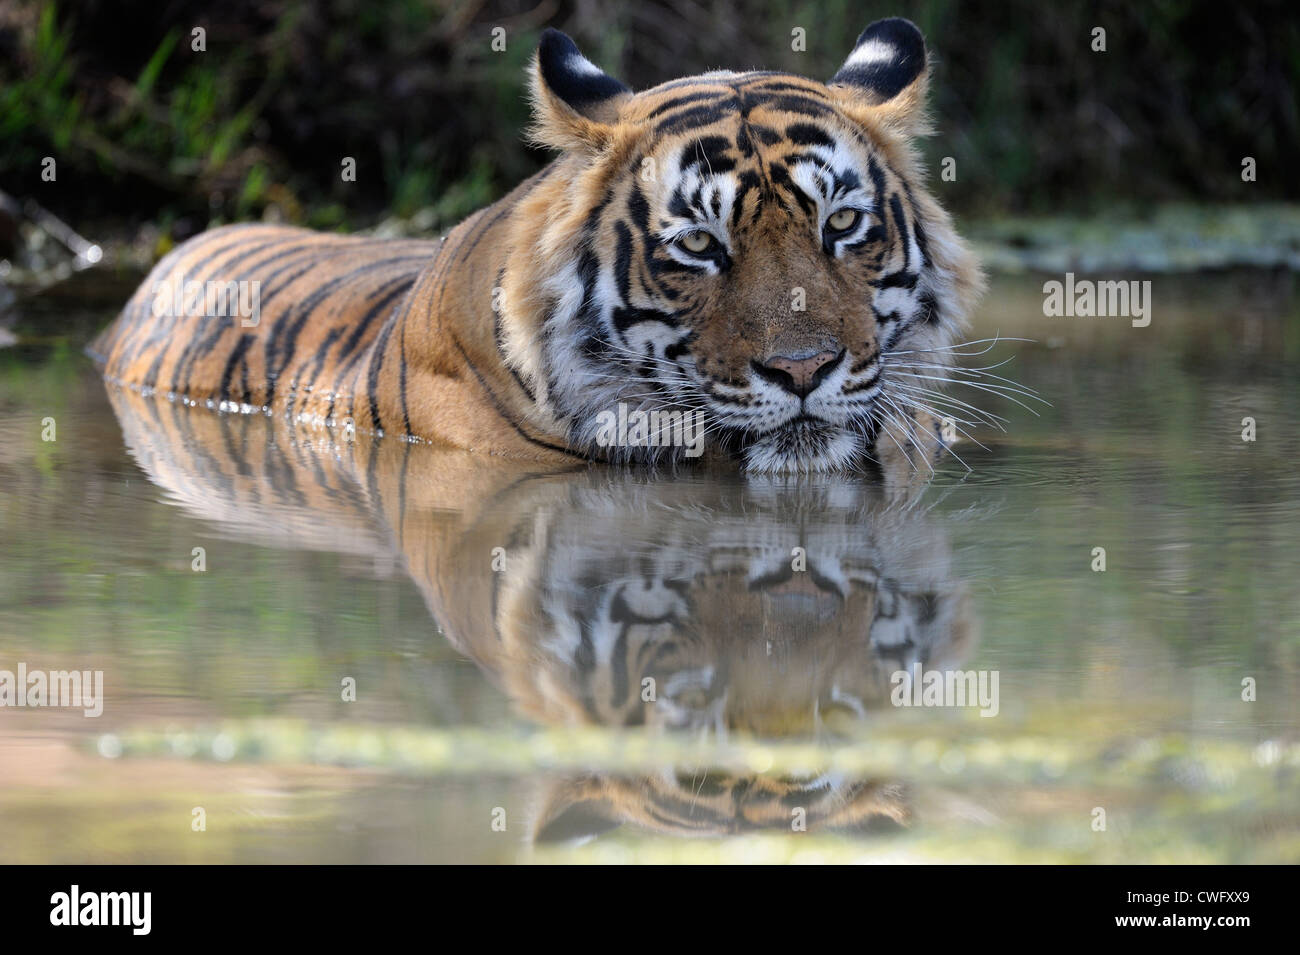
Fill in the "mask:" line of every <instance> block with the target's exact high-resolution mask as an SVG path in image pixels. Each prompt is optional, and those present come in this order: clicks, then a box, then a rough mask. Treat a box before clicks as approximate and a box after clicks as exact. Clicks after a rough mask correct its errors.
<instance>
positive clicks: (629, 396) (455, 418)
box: [92, 19, 982, 472]
mask: <svg viewBox="0 0 1300 955" xmlns="http://www.w3.org/2000/svg"><path fill="white" fill-rule="evenodd" d="M926 78H927V65H926V51H925V46H924V41H923V40H922V38H921V35H920V33H919V32H918V31H917V30H916V28H915V27H914V26H913V25H912V24H910V23H908V22H907V21H905V20H899V19H891V20H884V21H880V22H878V23H875V24H873V25H872V26H870V27H868V28H867V30H866V31H864V33H863V34H862V36H861V37H859V39H858V42H857V44H856V46H855V47H854V49H853V51H852V53H851V54H850V56H849V58H848V59H847V61H846V62H845V64H844V66H843V67H842V68H841V69H840V71H839V72H838V73H837V74H836V75H835V76H834V77H833V78H832V79H831V81H830V82H829V83H828V84H822V83H818V82H815V81H812V80H808V79H803V78H800V77H797V76H792V75H787V74H782V73H767V72H751V73H729V72H718V73H707V74H703V75H701V76H697V77H692V78H688V79H684V80H678V81H674V82H669V83H665V84H663V85H660V86H658V87H655V88H653V89H651V90H648V91H645V92H642V93H633V92H632V91H631V90H629V89H627V88H626V87H624V86H623V85H622V84H621V83H619V82H618V81H617V80H614V79H613V78H611V77H609V76H607V75H606V74H604V73H603V72H601V71H600V69H599V68H598V67H596V66H595V65H594V64H592V63H590V62H589V61H588V60H586V59H585V58H584V57H583V56H582V55H581V53H579V52H578V50H577V48H576V47H575V46H574V45H573V43H572V41H571V40H569V39H568V37H566V36H564V35H563V34H561V33H558V32H555V31H547V32H546V34H544V35H543V38H542V42H541V45H540V48H539V50H538V55H537V57H536V59H535V61H534V64H533V69H532V94H533V101H534V106H535V115H536V124H535V127H534V128H533V130H532V135H533V138H534V139H535V140H536V141H537V142H540V143H543V144H545V145H548V146H551V147H553V148H555V149H557V150H559V151H560V153H561V155H560V156H559V157H558V158H557V159H556V160H555V161H553V162H552V163H551V164H550V165H549V166H548V167H546V168H545V169H544V170H542V171H541V172H540V173H538V174H537V175H535V176H533V177H532V178H531V179H529V180H527V181H526V182H524V183H522V184H521V185H520V186H518V187H517V188H516V189H515V190H514V191H512V192H511V193H510V194H509V195H507V196H506V197H504V198H503V199H501V200H500V201H498V202H497V203H495V204H494V205H492V206H490V207H488V208H486V209H484V210H481V211H480V212H478V213H476V214H474V215H473V216H471V217H470V218H469V219H467V220H466V221H464V222H462V223H461V224H460V225H459V226H457V227H456V228H455V229H453V230H452V231H451V232H450V233H449V234H448V235H447V236H446V238H445V240H443V241H441V242H436V241H420V240H380V239H372V238H361V237H345V236H339V235H327V234H320V233H314V232H310V231H307V230H303V229H296V228H288V227H280V226H270V225H242V226H230V227H225V228H220V229H216V230H213V231H211V232H208V233H205V234H203V235H200V236H198V237H196V238H194V239H192V240H190V241H188V242H186V243H185V244H184V245H182V246H180V247H179V248H177V249H176V250H175V251H173V252H172V253H171V254H169V255H168V256H167V257H165V258H164V259H163V260H162V261H161V262H160V263H159V264H158V265H157V266H156V267H155V269H154V270H153V272H152V273H151V275H150V276H149V278H148V279H146V281H145V283H144V284H143V285H142V286H141V288H140V289H139V291H137V293H136V294H135V295H134V296H133V298H132V299H131V301H130V302H129V303H128V304H127V305H126V307H125V308H124V310H123V312H122V314H121V316H120V317H119V318H118V319H117V321H116V322H115V323H114V324H113V325H112V326H111V327H110V328H109V329H108V330H107V331H106V332H105V333H104V335H103V336H101V338H100V340H99V341H98V342H97V343H96V344H95V345H94V346H92V352H94V353H95V354H96V355H97V356H98V357H99V358H100V359H101V360H103V361H104V363H105V369H104V370H105V375H106V377H107V378H108V379H109V380H110V381H111V382H114V383H116V384H119V385H122V386H127V387H130V388H132V389H134V390H137V391H142V392H145V393H156V394H160V395H163V396H167V397H171V398H172V399H173V400H184V401H185V402H187V403H196V404H200V405H203V404H211V405H213V406H217V407H229V404H227V405H223V403H230V404H233V405H236V406H239V407H241V408H245V409H246V408H248V407H250V406H251V407H253V408H265V409H267V410H268V411H269V412H272V413H287V414H289V415H290V416H292V417H294V418H295V419H297V420H300V421H311V422H316V423H320V424H323V425H328V426H331V427H337V428H345V429H347V430H348V431H355V432H357V433H360V434H372V435H385V436H399V437H403V438H406V439H408V440H420V441H429V442H434V443H440V444H445V445H449V446H452V447H458V448H463V449H468V450H474V451H480V452H487V453H492V454H504V455H510V456H514V457H520V458H527V459H532V460H540V461H550V462H556V463H566V462H567V463H570V464H572V463H579V462H582V461H584V460H592V459H595V460H607V461H613V462H622V463H631V464H646V465H658V464H670V465H676V464H678V463H682V462H683V461H684V460H685V449H684V448H681V447H675V446H668V447H664V446H637V447H621V446H609V445H608V443H607V442H605V441H603V440H602V438H601V435H600V433H599V422H600V421H601V420H602V415H603V414H605V413H610V412H614V411H615V410H616V409H618V408H619V407H620V406H624V407H625V408H631V409H633V410H640V411H647V412H648V411H662V412H668V413H673V412H680V413H692V414H699V415H702V416H703V417H704V420H705V422H706V423H707V432H706V433H707V438H708V440H707V444H706V455H707V456H708V457H709V458H714V459H725V460H734V461H737V462H738V463H739V464H740V466H741V467H743V468H746V469H748V470H751V471H757V472H794V471H832V470H865V469H874V468H877V467H888V466H889V462H890V459H891V457H892V459H893V463H894V464H896V465H899V466H903V467H907V468H910V469H919V468H920V467H921V465H920V464H919V463H918V460H917V459H918V458H923V459H925V460H929V459H930V458H932V457H933V456H934V455H935V454H936V453H938V451H940V450H941V449H942V447H943V436H942V435H941V434H940V429H939V428H938V426H937V425H938V422H937V419H936V417H935V416H934V414H933V413H932V412H931V411H930V410H929V407H928V405H926V404H925V403H924V402H922V401H920V400H919V399H918V397H917V393H916V392H915V391H914V390H913V391H907V390H906V388H905V387H904V384H905V383H904V380H903V379H901V378H898V377H897V376H896V375H891V373H890V371H889V368H888V365H889V362H890V359H891V357H893V358H895V360H902V361H908V360H910V361H913V362H915V361H924V362H927V363H930V364H932V365H933V368H934V369H938V370H941V369H943V368H944V367H946V366H947V365H949V364H951V358H950V357H949V356H950V355H951V346H952V344H953V342H954V341H955V340H956V337H957V334H958V333H959V332H960V331H961V329H962V328H963V326H964V323H965V321H966V318H967V316H968V314H969V311H970V309H971V308H972V307H973V304H974V302H975V300H976V299H977V298H978V295H979V293H980V291H981V289H982V279H981V276H980V274H979V271H978V268H977V267H976V265H975V262H974V259H973V258H972V256H971V254H970V253H969V251H968V250H967V248H966V246H965V245H964V244H963V242H962V241H961V239H960V238H959V237H958V236H957V234H956V233H955V231H954V230H953V227H952V224H951V222H950V220H949V218H948V216H947V214H946V213H945V212H944V211H943V210H942V209H941V208H940V207H939V205H938V203H937V202H935V200H934V199H933V198H932V197H931V196H930V195H929V194H928V192H927V191H926V190H925V188H924V184H923V176H922V171H921V169H920V166H919V164H918V162H917V160H916V158H915V155H914V151H913V147H912V145H911V143H912V140H913V138H914V137H915V136H917V135H920V134H922V133H924V132H925V131H926V123H925V119H924V115H923V114H924V97H925V85H926ZM191 282H192V283H198V286H199V287H203V286H207V285H208V284H209V283H215V284H216V285H217V286H218V287H230V288H233V287H235V286H236V285H238V286H254V287H255V288H256V289H257V296H258V312H259V314H258V315H257V316H256V320H255V321H249V318H248V316H240V315H231V314H228V313H225V311H224V310H223V314H217V315H213V314H204V312H206V311H209V310H206V309H203V308H200V309H197V310H196V309H186V308H181V309H179V310H178V309H175V308H169V307H167V303H168V302H170V301H175V300H181V299H183V298H184V296H183V295H173V294H172V291H173V290H175V289H176V288H181V289H183V288H184V287H185V285H186V283H191ZM231 283H235V285H231ZM196 311H197V312H199V314H195V312H196ZM913 370H915V369H913ZM891 383H892V384H891ZM891 387H893V388H895V389H897V390H894V391H891Z"/></svg>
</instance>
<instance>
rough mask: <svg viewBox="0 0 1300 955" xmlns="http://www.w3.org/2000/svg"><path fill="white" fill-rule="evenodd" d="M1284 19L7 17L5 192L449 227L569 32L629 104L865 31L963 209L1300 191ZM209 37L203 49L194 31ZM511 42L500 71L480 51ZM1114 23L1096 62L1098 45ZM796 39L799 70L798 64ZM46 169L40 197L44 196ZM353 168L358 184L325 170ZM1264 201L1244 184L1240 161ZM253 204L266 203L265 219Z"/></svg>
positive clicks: (482, 182) (679, 7)
mask: <svg viewBox="0 0 1300 955" xmlns="http://www.w3.org/2000/svg"><path fill="white" fill-rule="evenodd" d="M1298 9H1300V8H1297V6H1296V4H1295V3H1294V0H1261V2H1254V3H1246V4H1231V3H1229V4H1225V3H1222V2H1221V0H1220V2H1210V0H1155V2H1146V3H1131V2H1119V0H1107V2H1101V3H1088V4H1085V3H1071V2H1067V3H1060V4H1048V3H1043V2H1041V0H1008V2H1000V3H971V2H967V3H956V2H947V0H890V2H867V3H862V2H850V0H827V2H820V3H813V2H803V0H733V2H729V3H720V2H716V0H641V2H629V3H615V2H612V0H543V2H541V3H536V2H533V0H502V2H486V0H484V2H474V0H468V2H449V0H424V2H419V0H337V2H323V0H223V2H221V3H213V2H211V0H169V2H160V3H147V2H138V3H132V2H123V0H83V2H79V3H71V2H68V3H63V4H60V5H58V6H55V5H53V4H48V3H32V2H12V0H0V188H3V189H4V190H6V191H7V192H9V193H11V194H13V195H15V196H17V197H19V198H35V199H37V200H38V201H39V202H41V203H42V204H43V205H45V206H46V207H47V208H49V209H51V210H53V211H54V212H56V213H57V214H58V215H60V216H62V217H64V218H65V219H67V220H69V221H71V222H74V223H85V222H88V221H89V222H97V223H100V222H121V223H123V224H127V225H129V224H131V223H141V222H158V223H161V224H163V225H164V226H166V227H168V228H169V229H170V230H171V231H173V232H174V233H179V234H184V233H188V232H191V231H197V230H198V229H201V228H203V227H204V226H206V225H207V224H208V223H209V222H210V221H216V220H229V219H233V218H250V217H254V218H255V217H261V216H264V215H268V214H270V215H275V216H278V217H280V218H284V219H288V220H291V221H299V222H305V223H308V224H312V225H316V226H323V227H335V226H355V225H364V224H367V223H371V222H374V221H376V220H378V219H381V218H383V217H384V216H386V215H390V214H395V215H399V216H411V215H413V214H415V213H417V212H418V211H420V210H424V213H423V215H424V218H425V221H426V222H427V224H428V226H429V227H430V228H436V227H440V226H442V225H445V224H447V223H449V222H451V221H454V220H455V219H456V218H458V217H460V216H461V215H463V214H464V213H465V212H467V211H468V210H470V209H472V208H474V207H476V206H478V205H481V204H483V203H485V202H487V201H489V200H491V199H492V198H494V197H495V196H497V195H499V194H501V193H502V192H503V191H504V190H505V189H507V188H509V187H510V186H511V185H512V184H513V183H515V182H517V181H518V180H519V179H520V178H522V177H523V176H525V175H526V174H527V173H529V172H530V171H532V170H534V169H535V168H537V167H538V166H539V165H540V164H541V163H543V162H545V159H546V157H545V155H544V154H541V153H539V152H537V151H535V150H530V149H529V148H527V147H526V146H525V145H524V144H523V142H522V139H521V131H522V129H523V127H524V125H525V124H526V122H527V106H526V103H525V101H524V81H523V74H524V68H525V66H526V63H527V60H528V57H529V56H530V55H531V53H532V50H533V47H534V45H535V42H536V39H537V36H538V34H539V33H540V30H541V29H542V28H543V27H544V26H547V25H554V26H559V27H561V28H562V29H565V30H566V31H568V32H569V33H571V34H572V35H573V36H574V37H575V38H576V39H577V40H578V41H579V44H580V45H581V46H582V47H583V48H584V50H585V51H586V52H587V54H588V56H589V57H591V58H592V59H593V60H595V61H597V62H599V63H600V64H601V65H602V66H604V67H605V68H606V69H607V70H608V71H610V72H612V73H615V74H617V75H619V76H620V77H621V78H623V79H624V80H625V81H627V82H628V83H629V84H630V85H632V86H634V87H637V88H642V87H646V86H650V85H654V84H655V83H658V82H661V81H663V80H666V79H670V78H674V77H677V76H680V75H684V74H689V73H693V72H699V71H702V70H705V69H710V68H719V67H726V68H734V69H744V68H750V67H762V68H775V69H785V70H790V71H794V72H800V73H804V74H806V75H810V76H814V77H819V78H825V77H829V76H830V75H831V74H832V73H833V72H834V71H835V69H836V67H837V66H838V64H839V63H840V61H841V60H842V59H843V58H844V57H845V55H846V54H847V53H848V51H849V50H850V49H851V47H852V44H853V40H854V38H855V37H856V35H857V33H858V32H859V31H860V30H861V29H862V28H863V27H864V26H865V25H866V24H867V23H868V22H870V21H871V20H874V19H877V18H879V17H882V16H889V15H894V14H899V15H904V16H908V17H910V18H911V19H913V20H914V21H915V22H916V23H917V24H918V25H919V26H920V27H921V28H922V30H923V31H924V32H925V34H926V37H927V40H928V42H929V46H930V50H931V55H932V57H933V60H934V65H935V73H934V80H933V85H932V87H931V89H932V97H931V100H932V105H933V112H934V115H935V118H936V120H937V125H938V130H939V132H938V134H937V135H936V136H935V137H933V138H932V139H930V140H928V141H927V142H926V144H925V151H926V154H927V157H928V158H929V160H930V162H931V164H932V166H933V165H934V164H936V163H937V162H938V161H939V159H940V158H942V157H945V156H951V157H953V158H954V159H955V160H956V169H957V174H958V177H957V181H956V182H952V183H943V184H942V195H943V197H944V198H945V199H946V200H947V201H948V202H949V203H950V204H951V205H952V206H954V207H956V208H957V209H958V210H959V211H961V212H965V213H972V214H978V215H984V216H988V215H995V214H1001V213H1023V212H1029V213H1034V212H1049V211H1050V212H1058V211H1069V212H1083V213H1089V212H1096V211H1098V210H1102V209H1109V208H1114V207H1116V206H1127V207H1136V208H1141V207H1143V206H1146V205H1150V204H1153V203H1156V202H1161V201H1165V200H1191V201H1238V200H1240V201H1254V200H1264V199H1294V198H1296V197H1297V195H1300V183H1298V181H1297V177H1296V176H1295V175H1294V174H1293V172H1292V166H1293V164H1294V162H1295V160H1296V158H1297V156H1300V148H1298V146H1300V111H1298V109H1297V99H1296V97H1297V90H1298V89H1300V13H1298V12H1297V10H1298ZM195 26H201V27H203V28H204V29H205V30H206V33H207V36H206V45H207V50H206V52H194V51H193V50H192V49H191V45H190V35H191V30H192V29H193V28H194V27H195ZM498 26H500V27H504V28H505V29H506V37H507V48H506V50H505V52H503V53H502V52H493V51H492V49H491V39H492V32H491V31H492V29H493V28H494V27H498ZM1097 26H1100V27H1103V28H1104V29H1105V30H1106V41H1107V51H1106V52H1105V53H1097V52H1093V50H1092V49H1091V39H1092V38H1091V31H1092V29H1093V28H1094V27H1097ZM796 27H802V28H803V29H804V30H805V31H806V35H807V50H806V52H802V53H801V52H795V51H793V50H792V49H791V31H792V30H793V29H794V28H796ZM45 156H54V157H55V158H56V159H57V161H58V180H57V188H55V187H54V186H53V184H50V183H44V182H42V181H41V178H40V168H41V166H40V164H41V160H42V158H43V157H45ZM344 156H353V157H355V158H356V160H357V167H358V174H357V181H356V182H355V183H344V182H343V181H341V177H340V175H339V171H340V161H341V159H342V157H344ZM1246 156H1251V157H1254V158H1255V160H1256V161H1257V163H1258V170H1259V172H1258V181H1257V182H1254V183H1244V182H1242V179H1241V175H1240V172H1241V162H1242V159H1243V157H1246ZM268 210H269V211H268Z"/></svg>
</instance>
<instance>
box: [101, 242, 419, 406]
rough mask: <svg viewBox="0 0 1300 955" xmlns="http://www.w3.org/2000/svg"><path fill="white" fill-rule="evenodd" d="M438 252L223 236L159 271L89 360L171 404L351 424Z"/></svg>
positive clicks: (185, 248) (181, 251)
mask: <svg viewBox="0 0 1300 955" xmlns="http://www.w3.org/2000/svg"><path fill="white" fill-rule="evenodd" d="M438 247H439V244H438V243H437V242H430V241H419V240H386V239H369V238H363V237H355V236H342V235H331V234H328V233H321V232H313V231H310V230H307V229H298V228H289V227H281V226H271V225H237V226H228V227H225V228H220V229H215V230H213V231H211V232H206V233H204V234H202V235H200V236H197V237H195V238H194V239H191V240H190V241H188V242H186V243H184V244H183V245H181V246H180V247H178V248H177V249H175V250H174V251H173V252H172V253H170V254H169V255H167V256H166V257H165V258H164V259H163V260H162V261H161V262H159V263H158V265H157V266H156V267H155V268H154V270H153V272H152V273H151V274H150V275H149V277H148V279H146V281H145V282H144V283H143V284H142V285H141V286H140V288H139V289H138V290H137V291H136V293H135V295H134V296H132V298H131V300H130V301H129V302H128V303H127V305H126V307H125V308H124V309H123V310H122V315H121V317H120V318H119V320H118V321H117V322H116V323H114V324H113V325H112V326H111V327H110V328H109V329H108V331H107V332H106V333H105V334H104V335H103V336H101V338H100V339H99V340H98V341H97V342H96V343H95V344H94V345H93V346H92V352H94V353H96V356H97V357H98V358H100V359H101V360H102V361H104V363H105V368H104V373H105V376H106V377H107V378H109V379H110V380H111V381H115V382H118V383H121V384H127V385H130V386H132V387H134V388H136V389H137V390H142V391H145V392H155V393H159V394H162V395H165V396H167V397H170V398H172V399H173V400H183V401H186V402H197V403H213V404H219V403H221V402H230V403H233V404H235V405H241V406H254V407H266V408H271V407H275V408H276V409H277V410H278V409H281V408H283V409H284V410H287V411H290V412H292V413H307V414H311V415H319V416H320V417H321V418H322V419H324V420H326V421H331V422H333V421H335V420H341V419H343V418H346V417H351V416H352V412H353V410H354V409H353V408H352V403H351V398H352V396H354V395H357V394H360V393H362V392H363V391H364V390H365V388H366V385H367V383H366V380H365V379H366V376H367V375H368V374H369V373H370V372H371V371H372V361H371V359H372V358H373V355H374V351H375V349H374V347H373V346H374V345H375V343H376V342H377V340H378V339H379V337H380V335H381V333H382V331H383V328H384V326H385V324H386V322H387V321H388V320H389V319H390V318H391V317H392V316H393V315H394V314H395V313H396V312H397V310H398V309H399V308H400V306H401V304H402V302H403V300H404V299H405V297H406V296H407V295H408V294H409V293H410V291H411V288H412V287H413V286H414V285H415V282H416V280H417V278H418V277H419V275H420V272H421V270H422V269H424V268H426V267H427V266H428V265H430V264H431V263H432V262H433V261H434V259H435V258H436V255H437V252H438Z"/></svg>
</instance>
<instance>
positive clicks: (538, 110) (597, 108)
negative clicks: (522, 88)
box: [530, 30, 632, 150]
mask: <svg viewBox="0 0 1300 955" xmlns="http://www.w3.org/2000/svg"><path fill="white" fill-rule="evenodd" d="M530 85H531V92H532V99H533V127H532V130H531V136H532V139H533V140H534V141H536V142H537V143H538V144H540V145H543V146H551V147H553V148H555V149H565V150H582V149H587V150H590V149H600V148H601V147H603V146H604V145H605V144H606V143H607V142H608V141H609V140H610V138H611V135H612V131H613V127H614V125H615V123H617V121H618V111H619V107H621V106H622V105H623V103H625V102H626V101H627V100H628V99H630V98H631V96H632V91H631V90H630V89H628V88H627V87H626V86H624V85H623V84H622V83H620V82H619V81H618V80H616V79H614V77H612V76H610V75H608V74H607V73H605V72H604V71H603V70H602V69H601V68H600V67H598V66H597V65H596V64H595V63H592V62H591V61H590V60H589V59H587V58H586V57H585V56H583V55H582V53H581V52H580V51H579V50H578V47H577V44H575V43H574V42H573V41H572V40H570V39H569V38H568V37H567V36H565V35H564V34H563V33H561V32H560V31H559V30H547V31H546V32H544V33H543V34H542V42H541V43H540V44H538V47H537V55H536V56H535V57H534V58H533V67H532V78H531V84H530Z"/></svg>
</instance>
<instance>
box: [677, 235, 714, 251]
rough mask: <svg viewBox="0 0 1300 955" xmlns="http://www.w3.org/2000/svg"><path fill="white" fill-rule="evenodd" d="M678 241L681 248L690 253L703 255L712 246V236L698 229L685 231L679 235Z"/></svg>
mask: <svg viewBox="0 0 1300 955" xmlns="http://www.w3.org/2000/svg"><path fill="white" fill-rule="evenodd" d="M680 241H681V244H682V248H683V249H685V250H686V251H687V252H690V253H691V254H692V255H703V254H704V253H705V252H708V251H709V249H711V248H713V236H711V235H709V234H708V233H707V232H702V231H700V230H698V229H697V230H696V231H695V232H688V233H686V234H685V235H684V236H682V237H681V240H680Z"/></svg>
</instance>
